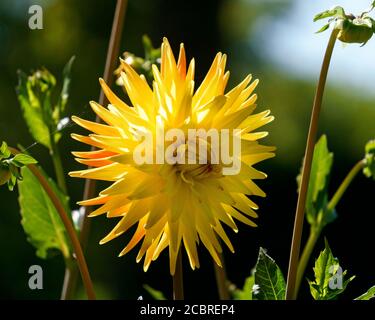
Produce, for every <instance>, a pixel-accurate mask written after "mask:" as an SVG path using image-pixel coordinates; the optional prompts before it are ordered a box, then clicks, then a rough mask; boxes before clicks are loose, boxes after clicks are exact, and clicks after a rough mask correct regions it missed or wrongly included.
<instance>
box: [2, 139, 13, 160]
mask: <svg viewBox="0 0 375 320" xmlns="http://www.w3.org/2000/svg"><path fill="white" fill-rule="evenodd" d="M10 156H11V152H10V150H9V149H8V145H7V143H6V142H5V141H3V142H2V144H1V147H0V160H1V159H6V158H9V157H10Z"/></svg>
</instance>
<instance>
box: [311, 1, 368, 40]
mask: <svg viewBox="0 0 375 320" xmlns="http://www.w3.org/2000/svg"><path fill="white" fill-rule="evenodd" d="M367 13H368V12H363V13H362V14H361V15H360V16H358V17H356V16H354V15H353V14H345V11H344V9H343V8H342V7H335V8H333V9H332V10H327V11H324V12H321V13H319V14H317V15H316V16H315V18H314V21H317V20H321V19H325V18H330V19H329V20H328V24H326V25H324V26H323V27H322V28H321V29H320V30H319V31H318V33H319V32H323V31H325V30H327V29H328V28H329V26H330V24H331V23H332V22H334V23H335V24H334V28H335V29H336V30H338V31H339V33H338V35H337V38H338V39H339V40H340V41H342V42H345V43H362V45H365V44H366V43H367V41H369V40H370V39H371V37H372V35H373V33H374V32H375V21H374V20H373V19H372V18H371V17H369V16H368V15H367Z"/></svg>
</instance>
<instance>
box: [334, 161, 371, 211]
mask: <svg viewBox="0 0 375 320" xmlns="http://www.w3.org/2000/svg"><path fill="white" fill-rule="evenodd" d="M364 166H365V160H363V159H362V160H361V161H358V162H357V163H356V164H355V165H354V167H353V168H352V169H351V170H350V171H349V173H348V174H347V176H346V177H345V179H344V180H343V181H342V182H341V184H340V186H339V188H338V189H337V191H336V192H335V194H334V195H333V197H332V198H331V200H330V201H329V203H328V205H327V210H333V209H334V208H335V207H336V205H337V204H338V202H339V201H340V199H341V198H342V196H343V195H344V193H345V191H346V189H348V187H349V185H350V184H351V182H352V181H353V179H354V178H355V177H356V175H357V174H358V173H359V172H360V171H361V170H362V169H363V168H364Z"/></svg>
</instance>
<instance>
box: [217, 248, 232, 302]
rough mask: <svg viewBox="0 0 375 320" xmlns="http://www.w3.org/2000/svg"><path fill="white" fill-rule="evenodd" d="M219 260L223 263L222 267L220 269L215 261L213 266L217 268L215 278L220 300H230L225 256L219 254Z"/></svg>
mask: <svg viewBox="0 0 375 320" xmlns="http://www.w3.org/2000/svg"><path fill="white" fill-rule="evenodd" d="M219 258H220V260H221V262H222V265H223V266H222V267H219V266H218V265H217V263H216V262H215V261H213V265H214V268H215V277H216V284H217V290H218V293H219V298H220V300H229V298H230V296H229V291H228V280H227V272H226V269H225V263H224V258H223V254H222V253H219Z"/></svg>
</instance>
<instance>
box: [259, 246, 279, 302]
mask: <svg viewBox="0 0 375 320" xmlns="http://www.w3.org/2000/svg"><path fill="white" fill-rule="evenodd" d="M254 282H255V285H254V287H253V299H254V300H285V280H284V277H283V274H282V272H281V270H280V268H279V267H278V265H277V264H276V263H275V261H274V260H273V259H272V258H271V257H270V256H269V255H267V254H266V251H265V250H264V249H263V248H260V249H259V256H258V261H257V264H256V266H255V272H254Z"/></svg>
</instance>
